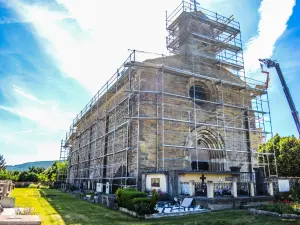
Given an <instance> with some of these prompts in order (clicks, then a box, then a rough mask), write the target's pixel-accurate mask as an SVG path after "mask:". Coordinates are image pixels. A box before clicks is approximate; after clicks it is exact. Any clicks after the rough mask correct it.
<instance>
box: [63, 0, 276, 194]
mask: <svg viewBox="0 0 300 225" xmlns="http://www.w3.org/2000/svg"><path fill="white" fill-rule="evenodd" d="M166 29H167V31H168V33H169V34H168V36H167V38H166V44H167V48H168V50H169V51H170V54H169V55H163V54H156V53H148V52H143V51H137V50H132V51H131V53H130V55H129V57H128V58H127V59H126V60H125V62H124V63H123V64H122V65H121V67H120V68H119V69H118V70H117V72H116V73H115V74H114V75H113V76H112V77H111V78H110V79H109V80H108V81H107V83H106V84H105V85H104V86H103V87H102V88H101V89H100V90H99V91H98V92H97V94H96V95H95V96H94V97H93V98H92V99H91V101H90V102H89V103H88V104H87V105H86V106H85V107H84V109H83V110H82V111H81V112H80V113H79V114H78V115H77V116H76V117H75V119H74V120H73V123H72V125H71V126H70V129H69V132H67V134H66V138H65V140H64V141H62V147H61V159H63V160H67V161H68V172H67V174H66V176H65V177H64V178H65V179H66V181H67V183H70V184H72V185H75V186H77V187H80V188H95V185H96V183H106V182H109V183H110V184H111V186H110V187H111V188H112V191H113V188H117V187H125V186H126V187H127V186H139V185H140V181H141V174H142V173H145V172H147V171H156V172H158V171H171V170H180V171H202V170H209V171H215V172H221V171H229V168H230V167H240V168H241V170H242V171H244V172H250V174H252V172H253V170H254V168H262V169H263V171H264V173H265V176H271V175H277V174H276V173H277V172H276V171H275V174H273V173H274V170H272V169H270V168H276V162H275V164H274V165H270V164H271V163H270V160H269V158H270V157H274V153H259V152H258V148H259V145H261V144H263V143H265V142H266V141H267V140H269V139H270V138H271V137H272V126H271V119H270V109H269V100H268V93H267V90H266V89H265V87H264V82H263V81H258V80H255V79H252V78H249V77H246V76H245V71H244V60H243V48H242V42H241V32H240V25H239V23H238V22H236V21H235V20H234V19H233V17H232V16H231V17H229V18H226V17H224V16H221V15H219V14H217V13H214V12H211V11H209V10H206V9H203V8H201V7H199V5H192V4H191V3H189V2H184V1H183V2H182V3H181V4H180V6H178V7H177V8H176V9H175V10H174V11H173V12H172V13H171V14H169V15H168V14H167V13H166ZM251 176H252V175H251ZM62 177H63V176H62ZM251 179H252V178H251Z"/></svg>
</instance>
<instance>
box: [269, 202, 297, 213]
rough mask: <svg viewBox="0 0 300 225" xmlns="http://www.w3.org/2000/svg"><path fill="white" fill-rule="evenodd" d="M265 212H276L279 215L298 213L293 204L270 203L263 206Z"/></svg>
mask: <svg viewBox="0 0 300 225" xmlns="http://www.w3.org/2000/svg"><path fill="white" fill-rule="evenodd" d="M263 210H266V211H269V212H276V213H279V214H295V213H296V211H295V210H294V208H293V205H292V204H286V203H282V202H274V203H269V204H266V205H264V206H263Z"/></svg>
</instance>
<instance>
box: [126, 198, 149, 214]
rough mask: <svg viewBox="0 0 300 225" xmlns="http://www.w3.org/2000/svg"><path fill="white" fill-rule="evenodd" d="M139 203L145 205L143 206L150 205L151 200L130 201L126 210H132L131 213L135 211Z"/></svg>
mask: <svg viewBox="0 0 300 225" xmlns="http://www.w3.org/2000/svg"><path fill="white" fill-rule="evenodd" d="M141 203H145V204H148V205H150V204H151V199H150V198H147V197H142V198H134V199H131V200H130V201H129V202H128V203H127V209H129V210H132V211H136V205H139V204H141Z"/></svg>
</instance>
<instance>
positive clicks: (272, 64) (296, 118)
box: [259, 59, 300, 136]
mask: <svg viewBox="0 0 300 225" xmlns="http://www.w3.org/2000/svg"><path fill="white" fill-rule="evenodd" d="M259 61H260V62H262V63H264V64H265V65H266V66H267V67H268V68H273V67H275V69H276V71H277V74H278V76H279V79H280V82H281V85H282V88H283V91H284V94H285V97H286V99H287V101H288V103H289V106H290V109H291V112H292V116H293V118H294V121H295V124H296V127H297V130H298V134H299V136H300V120H299V114H298V111H297V109H296V106H295V104H294V101H293V98H292V95H291V93H290V90H289V88H288V86H287V84H286V82H285V79H284V77H283V74H282V71H281V69H280V66H279V63H278V62H276V61H273V60H271V59H259Z"/></svg>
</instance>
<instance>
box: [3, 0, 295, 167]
mask: <svg viewBox="0 0 300 225" xmlns="http://www.w3.org/2000/svg"><path fill="white" fill-rule="evenodd" d="M199 2H200V3H201V5H202V6H203V7H206V8H209V9H210V10H212V11H217V12H218V13H220V14H223V15H225V16H230V15H232V14H233V15H234V17H235V19H236V20H238V21H239V22H240V23H241V30H242V38H243V43H244V49H245V52H244V56H245V61H246V72H247V74H248V75H249V76H258V74H259V64H258V61H257V59H258V58H267V57H271V58H273V59H277V60H278V61H279V62H280V64H281V66H282V70H283V72H284V75H285V77H286V80H287V83H288V85H289V87H290V91H291V94H292V96H293V97H294V100H295V104H296V106H297V107H298V109H300V98H298V96H299V94H300V89H299V85H300V78H299V73H297V71H299V70H300V63H299V58H300V48H299V47H298V46H299V45H300V25H299V23H298V21H297V18H299V16H300V6H299V5H298V4H296V1H295V0H285V1H282V0H262V1H261V0H239V1H236V0H211V1H210V0H199ZM179 3H180V0H165V1H159V0H151V1H150V0H142V1H141V0H127V1H121V0H119V1H106V2H105V3H104V2H103V1H97V0H90V1H84V0H78V1H71V0H56V1H55V0H0V40H1V41H0V153H1V154H3V155H4V156H5V158H6V161H7V163H8V164H17V163H22V162H27V161H36V160H51V159H58V157H59V149H60V140H61V139H62V138H63V137H64V135H65V132H66V131H67V129H68V127H69V125H70V124H71V121H72V119H73V117H74V116H75V115H76V113H78V112H79V111H80V110H81V109H82V108H83V106H84V105H85V104H86V103H87V102H88V101H89V100H90V98H91V97H92V96H93V94H95V93H96V91H97V90H98V89H99V88H100V87H101V86H102V85H103V84H104V83H105V81H106V80H107V79H108V78H109V77H110V76H111V75H112V74H113V73H114V72H115V71H116V68H118V67H119V65H120V64H121V63H122V62H123V61H124V59H125V58H126V57H127V55H128V53H129V52H128V49H129V48H130V49H139V50H144V51H150V52H162V53H165V52H166V49H165V39H164V37H165V35H166V31H165V18H164V17H165V10H173V9H174V8H175V7H176V6H177V5H179ZM297 3H298V2H297ZM297 76H298V77H297ZM269 97H270V104H271V113H272V120H273V130H274V132H278V133H279V134H280V135H292V134H294V135H296V134H297V132H296V128H295V125H294V122H293V119H292V117H291V113H290V110H289V107H288V104H287V102H286V99H285V96H284V94H283V91H282V88H281V86H280V82H279V79H278V77H277V74H276V72H275V71H274V70H271V82H270V89H269Z"/></svg>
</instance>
